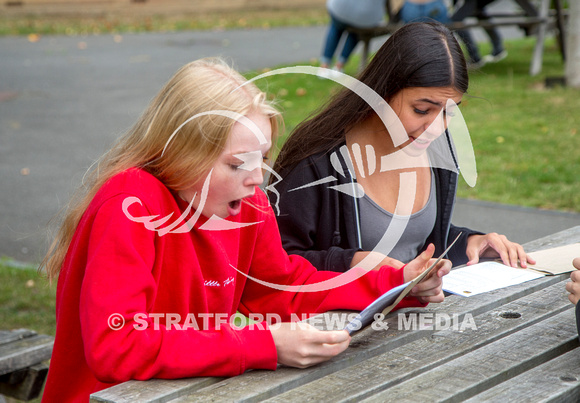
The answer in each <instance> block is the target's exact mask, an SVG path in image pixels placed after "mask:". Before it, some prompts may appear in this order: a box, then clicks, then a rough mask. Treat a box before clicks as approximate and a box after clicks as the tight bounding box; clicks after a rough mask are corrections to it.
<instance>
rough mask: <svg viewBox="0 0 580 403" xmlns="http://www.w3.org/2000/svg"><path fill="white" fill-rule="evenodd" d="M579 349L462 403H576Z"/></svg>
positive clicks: (579, 394)
mask: <svg viewBox="0 0 580 403" xmlns="http://www.w3.org/2000/svg"><path fill="white" fill-rule="evenodd" d="M579 363H580V348H576V349H574V350H572V351H570V352H568V353H566V354H564V355H561V356H559V357H557V358H555V359H553V360H551V361H549V362H547V363H545V364H542V365H540V366H538V367H536V368H533V369H531V370H530V371H527V372H525V373H523V374H521V375H519V376H516V377H515V378H512V379H510V380H509V381H506V382H503V383H501V384H499V385H498V386H496V387H494V388H492V389H489V390H487V391H485V392H483V393H480V394H479V395H476V396H475V397H473V398H471V399H469V400H467V401H466V402H470V403H475V402H489V401H498V402H499V401H503V402H506V401H514V402H515V401H517V402H520V403H523V402H548V401H559V402H578V401H580V365H578V364H579Z"/></svg>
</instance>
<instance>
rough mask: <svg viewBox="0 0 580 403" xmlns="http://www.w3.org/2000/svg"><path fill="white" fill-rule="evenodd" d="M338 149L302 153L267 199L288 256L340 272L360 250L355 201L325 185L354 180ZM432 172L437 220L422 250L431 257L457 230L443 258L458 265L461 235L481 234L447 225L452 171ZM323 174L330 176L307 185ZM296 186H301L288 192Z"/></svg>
mask: <svg viewBox="0 0 580 403" xmlns="http://www.w3.org/2000/svg"><path fill="white" fill-rule="evenodd" d="M343 145H344V144H343ZM340 147H342V146H338V147H336V148H335V149H333V150H330V151H328V152H325V153H321V154H316V155H313V156H311V157H308V158H307V159H305V160H303V161H301V162H300V163H299V164H298V165H297V166H296V167H295V168H294V169H292V171H290V172H288V173H282V177H283V179H282V181H281V182H280V183H278V184H277V185H276V186H275V188H276V190H277V191H278V192H279V193H280V196H279V197H278V196H277V195H275V194H273V193H272V192H270V194H269V198H270V202H271V204H272V207H273V208H274V212H275V213H276V214H277V219H278V225H279V227H280V233H281V236H282V245H283V246H284V249H285V250H286V251H287V252H288V253H289V254H296V255H300V256H303V257H305V258H306V259H308V260H309V261H310V262H311V263H312V264H313V265H314V266H315V267H316V268H318V269H319V270H331V271H338V272H344V271H346V270H348V269H349V268H350V264H351V261H352V258H353V255H354V253H355V252H357V251H361V250H362V249H361V248H360V241H359V229H358V228H359V226H358V225H357V220H358V201H357V199H356V198H354V197H352V196H351V195H347V194H345V193H343V192H339V191H336V190H333V189H330V188H329V187H331V186H335V185H347V184H350V183H354V181H355V180H354V179H353V178H352V177H351V175H350V173H349V170H348V169H347V165H346V162H345V159H344V158H343V157H342V155H341V153H340V151H339V150H340ZM333 152H336V153H335V155H336V156H338V161H339V162H340V164H341V165H342V171H343V172H342V173H343V174H344V175H342V174H341V173H339V172H337V170H336V169H335V168H334V167H333V166H332V163H331V160H330V155H331V154H332V153H333ZM336 161H337V160H335V164H336ZM433 173H434V176H435V181H436V182H435V184H436V191H437V218H436V221H435V226H434V228H433V231H432V232H431V234H430V235H429V237H428V238H427V240H426V243H425V245H424V246H423V249H424V248H425V247H426V246H427V245H428V244H429V243H433V244H435V256H438V255H440V254H441V253H443V251H444V250H445V249H446V247H447V244H448V242H450V241H452V240H453V239H455V237H456V236H457V234H459V233H460V232H463V234H462V235H461V238H460V239H459V240H458V241H457V243H456V244H455V245H454V246H453V248H452V249H451V250H450V251H449V253H448V256H447V258H448V259H450V260H451V261H452V262H453V265H454V266H455V265H459V264H464V263H466V262H467V261H468V259H467V256H466V254H465V250H466V248H467V237H468V236H469V235H472V234H481V233H480V232H475V231H472V230H469V229H467V228H460V227H456V226H454V225H451V216H452V214H453V206H454V204H455V192H456V189H457V179H458V175H457V173H455V172H452V171H449V170H447V169H442V168H433ZM329 177H334V178H336V180H333V181H330V182H328V183H324V184H317V185H316V184H315V185H312V184H313V183H315V182H316V181H320V180H323V179H325V178H329ZM307 185H311V186H307ZM301 186H302V188H301V189H297V190H293V191H290V192H289V190H292V189H295V188H298V187H301Z"/></svg>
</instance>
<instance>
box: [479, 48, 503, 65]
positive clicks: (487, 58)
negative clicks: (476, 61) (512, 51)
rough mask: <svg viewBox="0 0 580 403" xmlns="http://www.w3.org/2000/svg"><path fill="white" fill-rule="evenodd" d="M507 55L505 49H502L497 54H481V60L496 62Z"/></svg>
mask: <svg viewBox="0 0 580 403" xmlns="http://www.w3.org/2000/svg"><path fill="white" fill-rule="evenodd" d="M507 55H508V52H507V50H502V51H501V52H499V53H498V54H497V55H485V56H483V59H482V60H485V62H486V63H497V62H499V61H500V60H503V59H505V58H506V57H507Z"/></svg>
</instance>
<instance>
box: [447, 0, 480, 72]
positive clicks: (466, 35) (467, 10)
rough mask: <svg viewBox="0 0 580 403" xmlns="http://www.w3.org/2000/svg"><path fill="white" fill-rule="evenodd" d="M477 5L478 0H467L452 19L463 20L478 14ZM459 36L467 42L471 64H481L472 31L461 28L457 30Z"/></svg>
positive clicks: (466, 46)
mask: <svg viewBox="0 0 580 403" xmlns="http://www.w3.org/2000/svg"><path fill="white" fill-rule="evenodd" d="M477 6H478V4H477V1H476V0H465V2H464V3H463V5H462V6H461V7H459V9H458V10H457V11H456V12H455V13H454V14H453V15H452V16H451V21H463V20H464V19H466V18H467V17H472V16H474V15H476V14H477V11H478V10H477ZM457 36H459V38H460V39H461V41H462V42H463V43H464V44H465V48H466V49H467V54H468V55H469V59H470V62H471V64H473V65H476V66H477V65H479V64H480V63H481V56H480V54H479V49H478V48H477V44H476V43H475V40H474V39H473V36H472V35H471V32H469V30H467V29H465V30H459V31H457Z"/></svg>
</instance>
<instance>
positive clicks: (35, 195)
mask: <svg viewBox="0 0 580 403" xmlns="http://www.w3.org/2000/svg"><path fill="white" fill-rule="evenodd" d="M324 31H325V27H311V28H303V27H301V28H280V29H272V30H243V31H226V32H181V33H165V34H134V35H123V36H122V37H114V36H112V35H102V36H91V37H64V36H58V37H42V38H41V39H40V41H38V42H29V41H28V40H27V38H19V37H11V38H0V55H2V56H1V57H0V256H1V255H6V256H8V257H11V258H14V259H17V260H21V261H28V262H33V261H38V260H39V258H40V257H41V256H42V254H43V253H44V251H45V249H46V239H47V236H46V225H47V222H48V221H49V220H50V218H51V217H52V216H54V214H55V213H56V212H57V211H58V210H59V209H60V208H62V207H63V206H64V205H65V203H66V201H67V200H68V198H69V196H70V192H71V191H72V190H73V189H74V188H75V187H76V186H78V184H79V183H80V180H81V178H82V174H83V172H84V171H85V170H86V168H87V167H88V166H89V165H90V164H91V163H92V162H93V161H94V159H95V158H97V157H98V156H99V155H100V154H101V153H102V152H103V151H104V150H105V149H106V148H107V146H108V145H109V144H110V143H111V142H112V141H113V139H115V137H116V136H117V135H118V134H119V133H121V132H123V131H124V130H125V129H127V128H128V127H129V126H130V125H131V124H132V123H133V122H134V121H135V120H136V119H137V117H138V115H139V114H140V112H141V111H142V110H143V109H144V108H145V106H146V104H147V103H148V101H149V99H150V98H151V97H152V96H153V95H154V94H155V93H156V92H157V91H158V90H159V88H161V86H162V85H163V83H164V82H165V81H166V80H167V79H168V78H169V77H170V76H171V75H172V74H173V73H174V72H175V71H176V70H177V68H179V67H180V66H182V65H183V64H185V63H187V62H188V61H191V60H194V59H197V58H200V57H205V56H216V55H222V56H225V57H228V58H230V59H231V60H232V61H233V63H234V65H235V66H236V67H237V68H238V69H239V70H241V71H245V70H249V69H258V68H263V67H271V66H275V65H278V64H282V63H287V64H288V63H297V64H300V63H301V62H302V63H304V62H306V63H307V62H308V61H309V60H310V59H311V58H313V57H317V55H318V54H319V51H320V47H321V43H322V40H323V37H324ZM380 44H381V41H380V40H376V41H375V42H374V46H375V47H378V46H380ZM546 197H548V195H546ZM454 218H455V219H454V222H455V223H456V224H458V225H465V226H469V227H472V228H476V229H480V230H483V231H496V232H500V233H504V234H506V235H508V236H509V237H510V238H511V239H513V240H515V241H518V242H521V243H523V242H527V241H529V240H532V239H536V238H539V237H541V236H544V235H548V234H551V233H553V232H556V231H559V230H562V229H565V228H569V227H571V226H574V225H580V214H566V213H558V212H548V211H539V210H533V209H523V208H518V207H511V206H502V205H496V204H488V203H480V202H471V201H463V200H460V201H459V202H458V203H457V208H456V211H455V215H454Z"/></svg>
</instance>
